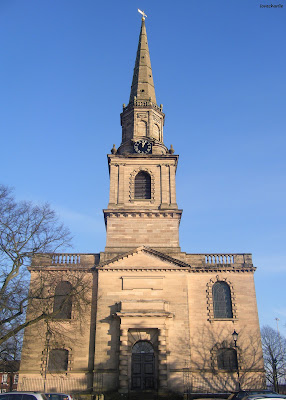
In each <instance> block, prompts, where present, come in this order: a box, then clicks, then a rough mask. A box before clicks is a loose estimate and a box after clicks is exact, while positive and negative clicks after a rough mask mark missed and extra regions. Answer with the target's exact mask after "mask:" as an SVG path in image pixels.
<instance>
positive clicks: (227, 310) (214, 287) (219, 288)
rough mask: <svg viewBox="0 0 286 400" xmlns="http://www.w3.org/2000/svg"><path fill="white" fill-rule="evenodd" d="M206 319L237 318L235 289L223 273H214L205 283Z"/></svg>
mask: <svg viewBox="0 0 286 400" xmlns="http://www.w3.org/2000/svg"><path fill="white" fill-rule="evenodd" d="M206 297H207V298H206V300H207V315H208V321H209V322H211V323H212V322H214V321H216V320H229V321H232V322H234V321H235V320H237V319H238V312H237V305H236V291H235V287H234V285H233V283H232V282H231V281H230V280H228V279H227V277H226V276H225V275H216V276H215V277H213V278H211V279H210V280H209V281H208V282H207V285H206Z"/></svg>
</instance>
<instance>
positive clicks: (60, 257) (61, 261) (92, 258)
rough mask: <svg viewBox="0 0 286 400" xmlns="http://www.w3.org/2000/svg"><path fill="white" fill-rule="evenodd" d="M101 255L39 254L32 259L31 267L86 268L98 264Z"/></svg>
mask: <svg viewBox="0 0 286 400" xmlns="http://www.w3.org/2000/svg"><path fill="white" fill-rule="evenodd" d="M98 261H99V254H82V253H41V254H40V253H39V254H35V255H34V256H33V257H32V262H31V266H50V267H57V266H70V267H72V266H79V267H80V266H84V267H89V266H90V267H92V266H94V265H95V264H98Z"/></svg>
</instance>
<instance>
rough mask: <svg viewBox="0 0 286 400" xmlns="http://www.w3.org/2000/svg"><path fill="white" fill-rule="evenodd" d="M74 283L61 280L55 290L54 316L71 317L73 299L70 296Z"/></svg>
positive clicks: (59, 317)
mask: <svg viewBox="0 0 286 400" xmlns="http://www.w3.org/2000/svg"><path fill="white" fill-rule="evenodd" d="M71 290H72V285H71V284H70V283H69V282H66V281H63V282H60V283H59V284H58V285H57V287H56V290H55V299H54V312H55V313H56V314H55V316H54V318H56V319H71V311H72V299H71V296H70V293H71Z"/></svg>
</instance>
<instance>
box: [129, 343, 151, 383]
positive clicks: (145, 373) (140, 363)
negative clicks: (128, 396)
mask: <svg viewBox="0 0 286 400" xmlns="http://www.w3.org/2000/svg"><path fill="white" fill-rule="evenodd" d="M154 388H155V358H154V349H153V346H152V344H151V343H149V342H147V341H143V340H141V341H139V342H137V343H135V345H134V346H133V348H132V389H133V390H148V389H149V390H150V389H154Z"/></svg>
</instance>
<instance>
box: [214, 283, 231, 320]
mask: <svg viewBox="0 0 286 400" xmlns="http://www.w3.org/2000/svg"><path fill="white" fill-rule="evenodd" d="M212 291H213V306H214V318H232V305H231V293H230V288H229V286H228V284H227V283H226V282H220V281H219V282H216V283H215V284H214V285H213V290H212Z"/></svg>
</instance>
